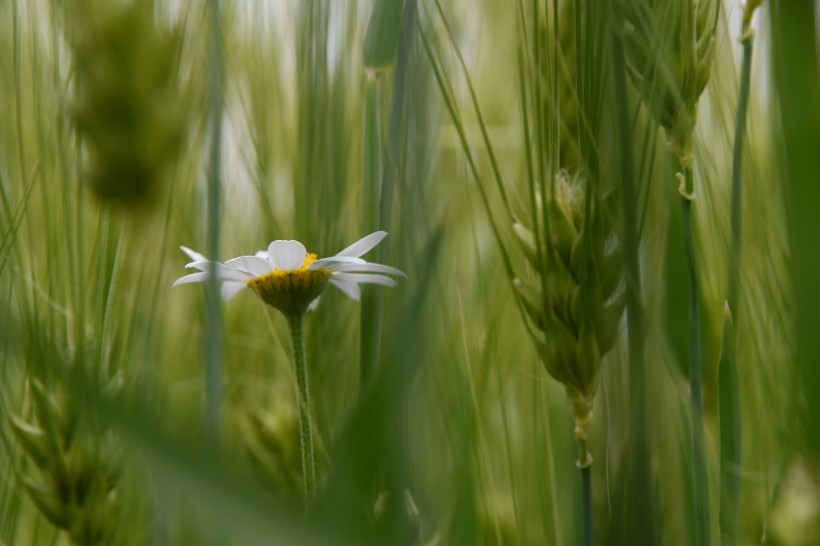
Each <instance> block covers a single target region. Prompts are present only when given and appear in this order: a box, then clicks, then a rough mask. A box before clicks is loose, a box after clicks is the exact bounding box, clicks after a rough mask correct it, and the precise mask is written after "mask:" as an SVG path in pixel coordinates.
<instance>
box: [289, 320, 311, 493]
mask: <svg viewBox="0 0 820 546" xmlns="http://www.w3.org/2000/svg"><path fill="white" fill-rule="evenodd" d="M287 319H288V327H289V328H290V343H291V348H292V350H293V366H294V368H295V371H296V382H297V383H298V385H299V450H300V452H301V454H302V485H303V486H304V494H305V507H306V508H307V507H309V506H310V505H311V504H312V503H313V499H314V497H315V496H316V471H315V463H314V457H313V430H312V429H311V426H310V387H309V386H308V371H307V359H306V358H305V330H304V327H305V313H304V312H294V313H292V314H290V315H288V316H287Z"/></svg>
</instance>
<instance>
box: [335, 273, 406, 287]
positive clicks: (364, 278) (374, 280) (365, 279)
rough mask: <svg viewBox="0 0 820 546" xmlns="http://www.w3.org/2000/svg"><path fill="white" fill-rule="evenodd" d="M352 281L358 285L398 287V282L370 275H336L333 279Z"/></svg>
mask: <svg viewBox="0 0 820 546" xmlns="http://www.w3.org/2000/svg"><path fill="white" fill-rule="evenodd" d="M339 277H341V278H342V279H345V280H351V281H353V282H355V283H357V284H381V285H383V286H391V287H392V286H396V281H394V280H393V279H391V278H390V277H385V276H384V275H372V274H370V273H336V274H334V275H333V276H332V277H331V279H335V278H339Z"/></svg>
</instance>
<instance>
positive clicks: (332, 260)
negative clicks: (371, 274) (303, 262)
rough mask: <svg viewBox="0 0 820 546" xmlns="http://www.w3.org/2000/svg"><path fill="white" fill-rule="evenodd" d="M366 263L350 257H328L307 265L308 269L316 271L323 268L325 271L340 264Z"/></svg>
mask: <svg viewBox="0 0 820 546" xmlns="http://www.w3.org/2000/svg"><path fill="white" fill-rule="evenodd" d="M365 263H367V262H366V261H364V260H362V259H361V258H354V257H352V256H330V257H328V258H320V259H318V260H316V261H315V262H311V263H310V265H308V269H318V268H320V267H324V268H327V269H336V268H337V267H338V266H340V265H342V264H365Z"/></svg>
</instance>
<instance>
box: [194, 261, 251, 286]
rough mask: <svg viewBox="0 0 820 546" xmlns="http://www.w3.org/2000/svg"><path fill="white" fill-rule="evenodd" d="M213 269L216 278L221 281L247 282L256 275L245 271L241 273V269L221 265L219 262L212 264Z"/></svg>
mask: <svg viewBox="0 0 820 546" xmlns="http://www.w3.org/2000/svg"><path fill="white" fill-rule="evenodd" d="M213 264H214V267H215V268H216V278H217V279H220V280H223V281H242V282H244V281H247V280H248V279H252V278H254V277H255V276H256V275H254V274H252V273H248V272H247V271H243V270H241V269H236V268H234V267H231V266H229V265H225V264H221V263H219V262H213ZM206 271H207V269H206Z"/></svg>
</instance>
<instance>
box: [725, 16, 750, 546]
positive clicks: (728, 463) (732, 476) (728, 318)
mask: <svg viewBox="0 0 820 546" xmlns="http://www.w3.org/2000/svg"><path fill="white" fill-rule="evenodd" d="M756 7H757V4H756V0H750V1H748V2H746V4H745V5H744V8H743V20H742V24H741V47H742V49H743V54H742V61H741V68H740V97H739V98H738V102H737V117H736V125H735V141H734V146H733V150H732V189H731V192H732V196H731V212H730V215H731V216H730V223H731V240H730V247H729V271H728V276H729V278H728V280H727V292H728V296H727V303H726V309H725V314H724V318H723V347H722V348H721V354H720V361H719V363H718V410H719V421H720V422H719V426H720V515H719V523H720V539H721V544H722V545H723V546H734V545H735V544H736V543H737V520H738V515H739V511H740V492H741V485H742V484H741V481H740V474H739V469H740V465H741V457H742V452H741V446H742V443H741V441H742V421H741V418H742V415H741V412H740V411H741V410H740V384H739V378H738V370H737V366H738V362H737V329H736V327H735V320H736V317H738V316H739V309H740V298H739V293H740V264H741V242H742V233H743V232H742V225H743V223H742V221H743V209H742V202H743V201H742V191H743V184H742V174H741V171H742V167H743V155H742V154H743V139H744V135H745V133H746V115H747V111H748V108H749V89H750V86H751V74H752V40H753V38H754V30H753V29H752V27H751V22H752V14H753V13H754V10H755V8H756Z"/></svg>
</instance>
